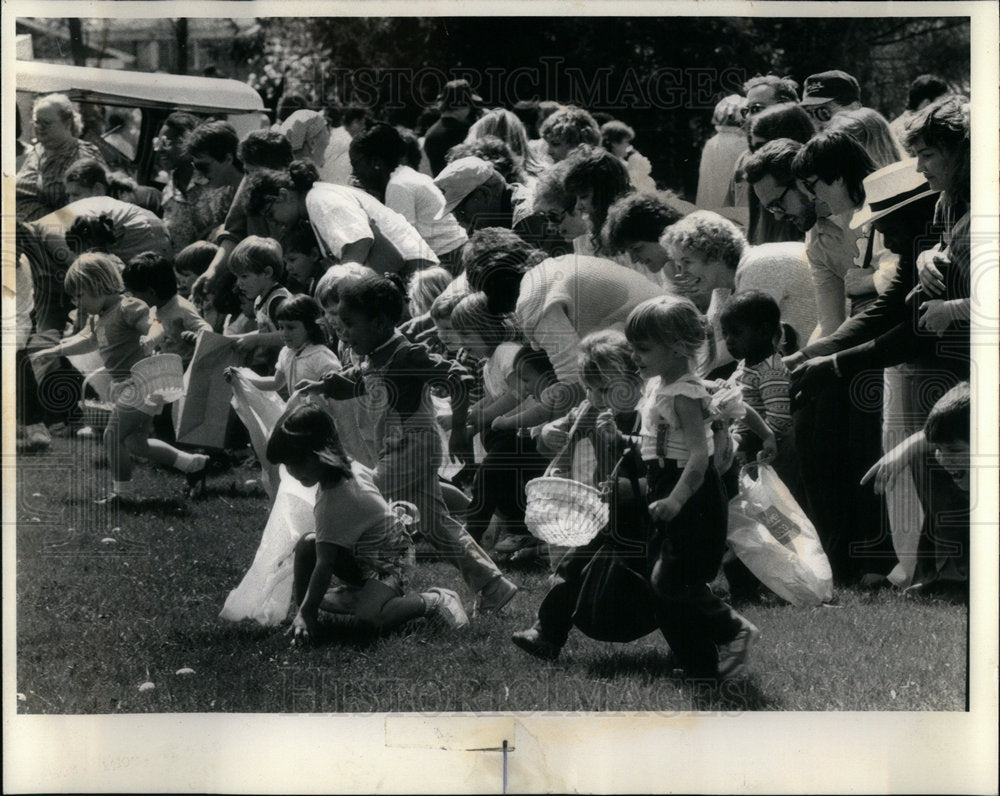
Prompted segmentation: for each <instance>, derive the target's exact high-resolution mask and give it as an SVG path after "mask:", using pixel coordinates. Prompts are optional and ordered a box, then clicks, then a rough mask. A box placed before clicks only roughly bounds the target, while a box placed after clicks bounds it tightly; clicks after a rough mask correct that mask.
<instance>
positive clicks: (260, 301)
mask: <svg viewBox="0 0 1000 796" xmlns="http://www.w3.org/2000/svg"><path fill="white" fill-rule="evenodd" d="M291 295H292V294H291V293H290V292H289V291H288V288H286V287H283V286H281V285H279V284H278V283H277V282H275V283H274V284H273V285H272V286H271V289H270V290H269V291H268V292H267V293H264V294H262V295H260V296H257V298H255V299H254V302H253V312H254V318H255V319H256V320H257V331H258V332H260V333H261V334H267V333H269V332H276V331H277V330H278V321H277V320H276V319H275V317H274V316H275V313H277V311H278V307H280V306H281V303H282V302H283V301H284V300H285V299H286V298H291Z"/></svg>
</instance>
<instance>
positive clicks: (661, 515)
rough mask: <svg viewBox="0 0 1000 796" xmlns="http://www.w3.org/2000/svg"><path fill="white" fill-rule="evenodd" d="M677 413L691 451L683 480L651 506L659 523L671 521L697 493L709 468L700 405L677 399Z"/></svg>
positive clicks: (651, 511) (680, 479)
mask: <svg viewBox="0 0 1000 796" xmlns="http://www.w3.org/2000/svg"><path fill="white" fill-rule="evenodd" d="M674 412H675V413H676V415H677V419H678V420H679V421H680V424H681V429H682V430H683V432H684V443H685V445H686V446H687V449H688V451H689V456H688V460H687V463H686V464H685V465H684V470H683V472H682V473H681V477H680V478H679V479H678V481H677V483H676V484H675V485H674V488H673V489H672V490H671V491H670V494H669V495H667V496H666V497H665V498H663V499H661V500H654V501H653V502H652V503H650V504H649V513H650V515H651V516H652V518H653V519H654V520H655V521H656V522H663V523H666V522H670V521H671V520H672V519H673V518H674V517H676V516H677V514H678V513H679V512H680V510H681V507H683V505H684V504H685V503H687V501H688V500H689V499H690V498H691V496H692V495H693V494H694V493H695V492H697V491H698V488H699V487H700V486H701V484H702V482H703V481H704V480H705V471H706V470H707V469H708V444H707V443H706V441H705V421H704V419H703V418H702V409H701V402H700V401H698V400H696V399H694V398H688V397H687V396H684V395H678V396H676V397H675V398H674Z"/></svg>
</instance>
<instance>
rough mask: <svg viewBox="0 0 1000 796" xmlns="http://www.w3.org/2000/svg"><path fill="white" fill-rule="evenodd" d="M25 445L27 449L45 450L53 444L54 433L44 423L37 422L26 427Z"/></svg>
mask: <svg viewBox="0 0 1000 796" xmlns="http://www.w3.org/2000/svg"><path fill="white" fill-rule="evenodd" d="M24 434H25V436H24V447H25V448H26V449H27V450H35V451H37V450H45V449H46V448H48V447H49V446H50V445H51V444H52V435H51V434H50V433H49V430H48V428H46V426H45V424H44V423H35V424H33V425H30V426H28V427H27V428H25V429H24Z"/></svg>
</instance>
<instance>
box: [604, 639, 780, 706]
mask: <svg viewBox="0 0 1000 796" xmlns="http://www.w3.org/2000/svg"><path fill="white" fill-rule="evenodd" d="M587 674H589V675H590V676H591V677H597V678H601V679H610V680H614V679H616V678H632V677H640V678H642V679H643V680H646V681H653V680H669V681H671V682H672V683H673V684H674V685H676V686H677V688H678V690H680V691H681V692H682V693H685V694H686V695H687V696H688V697H689V698H690V700H691V703H692V708H691V709H692V710H698V711H713V712H720V711H721V712H726V713H742V712H744V711H750V710H779V709H780V707H781V706H780V704H779V703H778V702H776V701H775V700H774V699H772V698H770V697H768V696H766V695H765V694H764V693H763V692H762V691H761V690H760V689H759V688H758V687H757V684H756V683H755V682H754V681H753V679H751V678H748V677H738V678H735V679H733V680H729V681H726V682H722V683H719V682H716V681H714V680H698V679H692V678H688V677H685V676H684V674H683V673H682V672H681V671H680V670H679V669H675V668H674V661H673V658H672V657H671V656H670V654H669V653H668V652H666V651H661V650H629V649H622V650H616V651H615V652H613V653H612V654H611V655H608V656H605V657H602V658H599V659H598V660H595V661H592V662H591V663H590V664H588V665H587Z"/></svg>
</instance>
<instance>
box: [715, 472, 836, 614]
mask: <svg viewBox="0 0 1000 796" xmlns="http://www.w3.org/2000/svg"><path fill="white" fill-rule="evenodd" d="M754 468H756V470H757V478H756V479H754V478H752V477H751V475H750V472H749V471H750V470H752V469H754ZM728 539H729V544H730V545H731V546H732V548H733V552H735V553H736V555H737V556H738V557H739V559H740V561H742V562H743V563H744V564H746V566H747V569H749V570H750V571H751V572H752V573H753V574H754V575H756V576H757V577H758V578H759V579H760V580H761V582H762V583H763V584H764V585H765V586H767V587H768V588H769V589H771V590H772V591H773V592H775V593H776V594H777V595H778V596H780V597H783V598H784V599H786V600H788V602H790V603H792V605H818V604H820V603H824V602H827V601H829V600H830V599H831V598H832V597H833V574H832V573H831V571H830V562H829V561H828V560H827V557H826V553H824V552H823V545H822V544H820V541H819V537H818V536H817V535H816V529H815V528H814V527H813V524H812V522H810V521H809V518H808V517H807V516H806V515H805V512H803V511H802V509H801V508H799V504H798V503H796V502H795V498H793V497H792V495H791V493H790V492H789V491H788V488H787V487H786V486H785V485H784V483H782V481H781V479H780V478H779V477H778V474H777V473H775V471H774V468H773V467H770V466H768V465H763V464H762V465H748V466H747V467H744V468H742V469H741V470H740V493H739V494H738V495H737V496H736V497H735V498H733V499H732V501H730V503H729V533H728Z"/></svg>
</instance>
